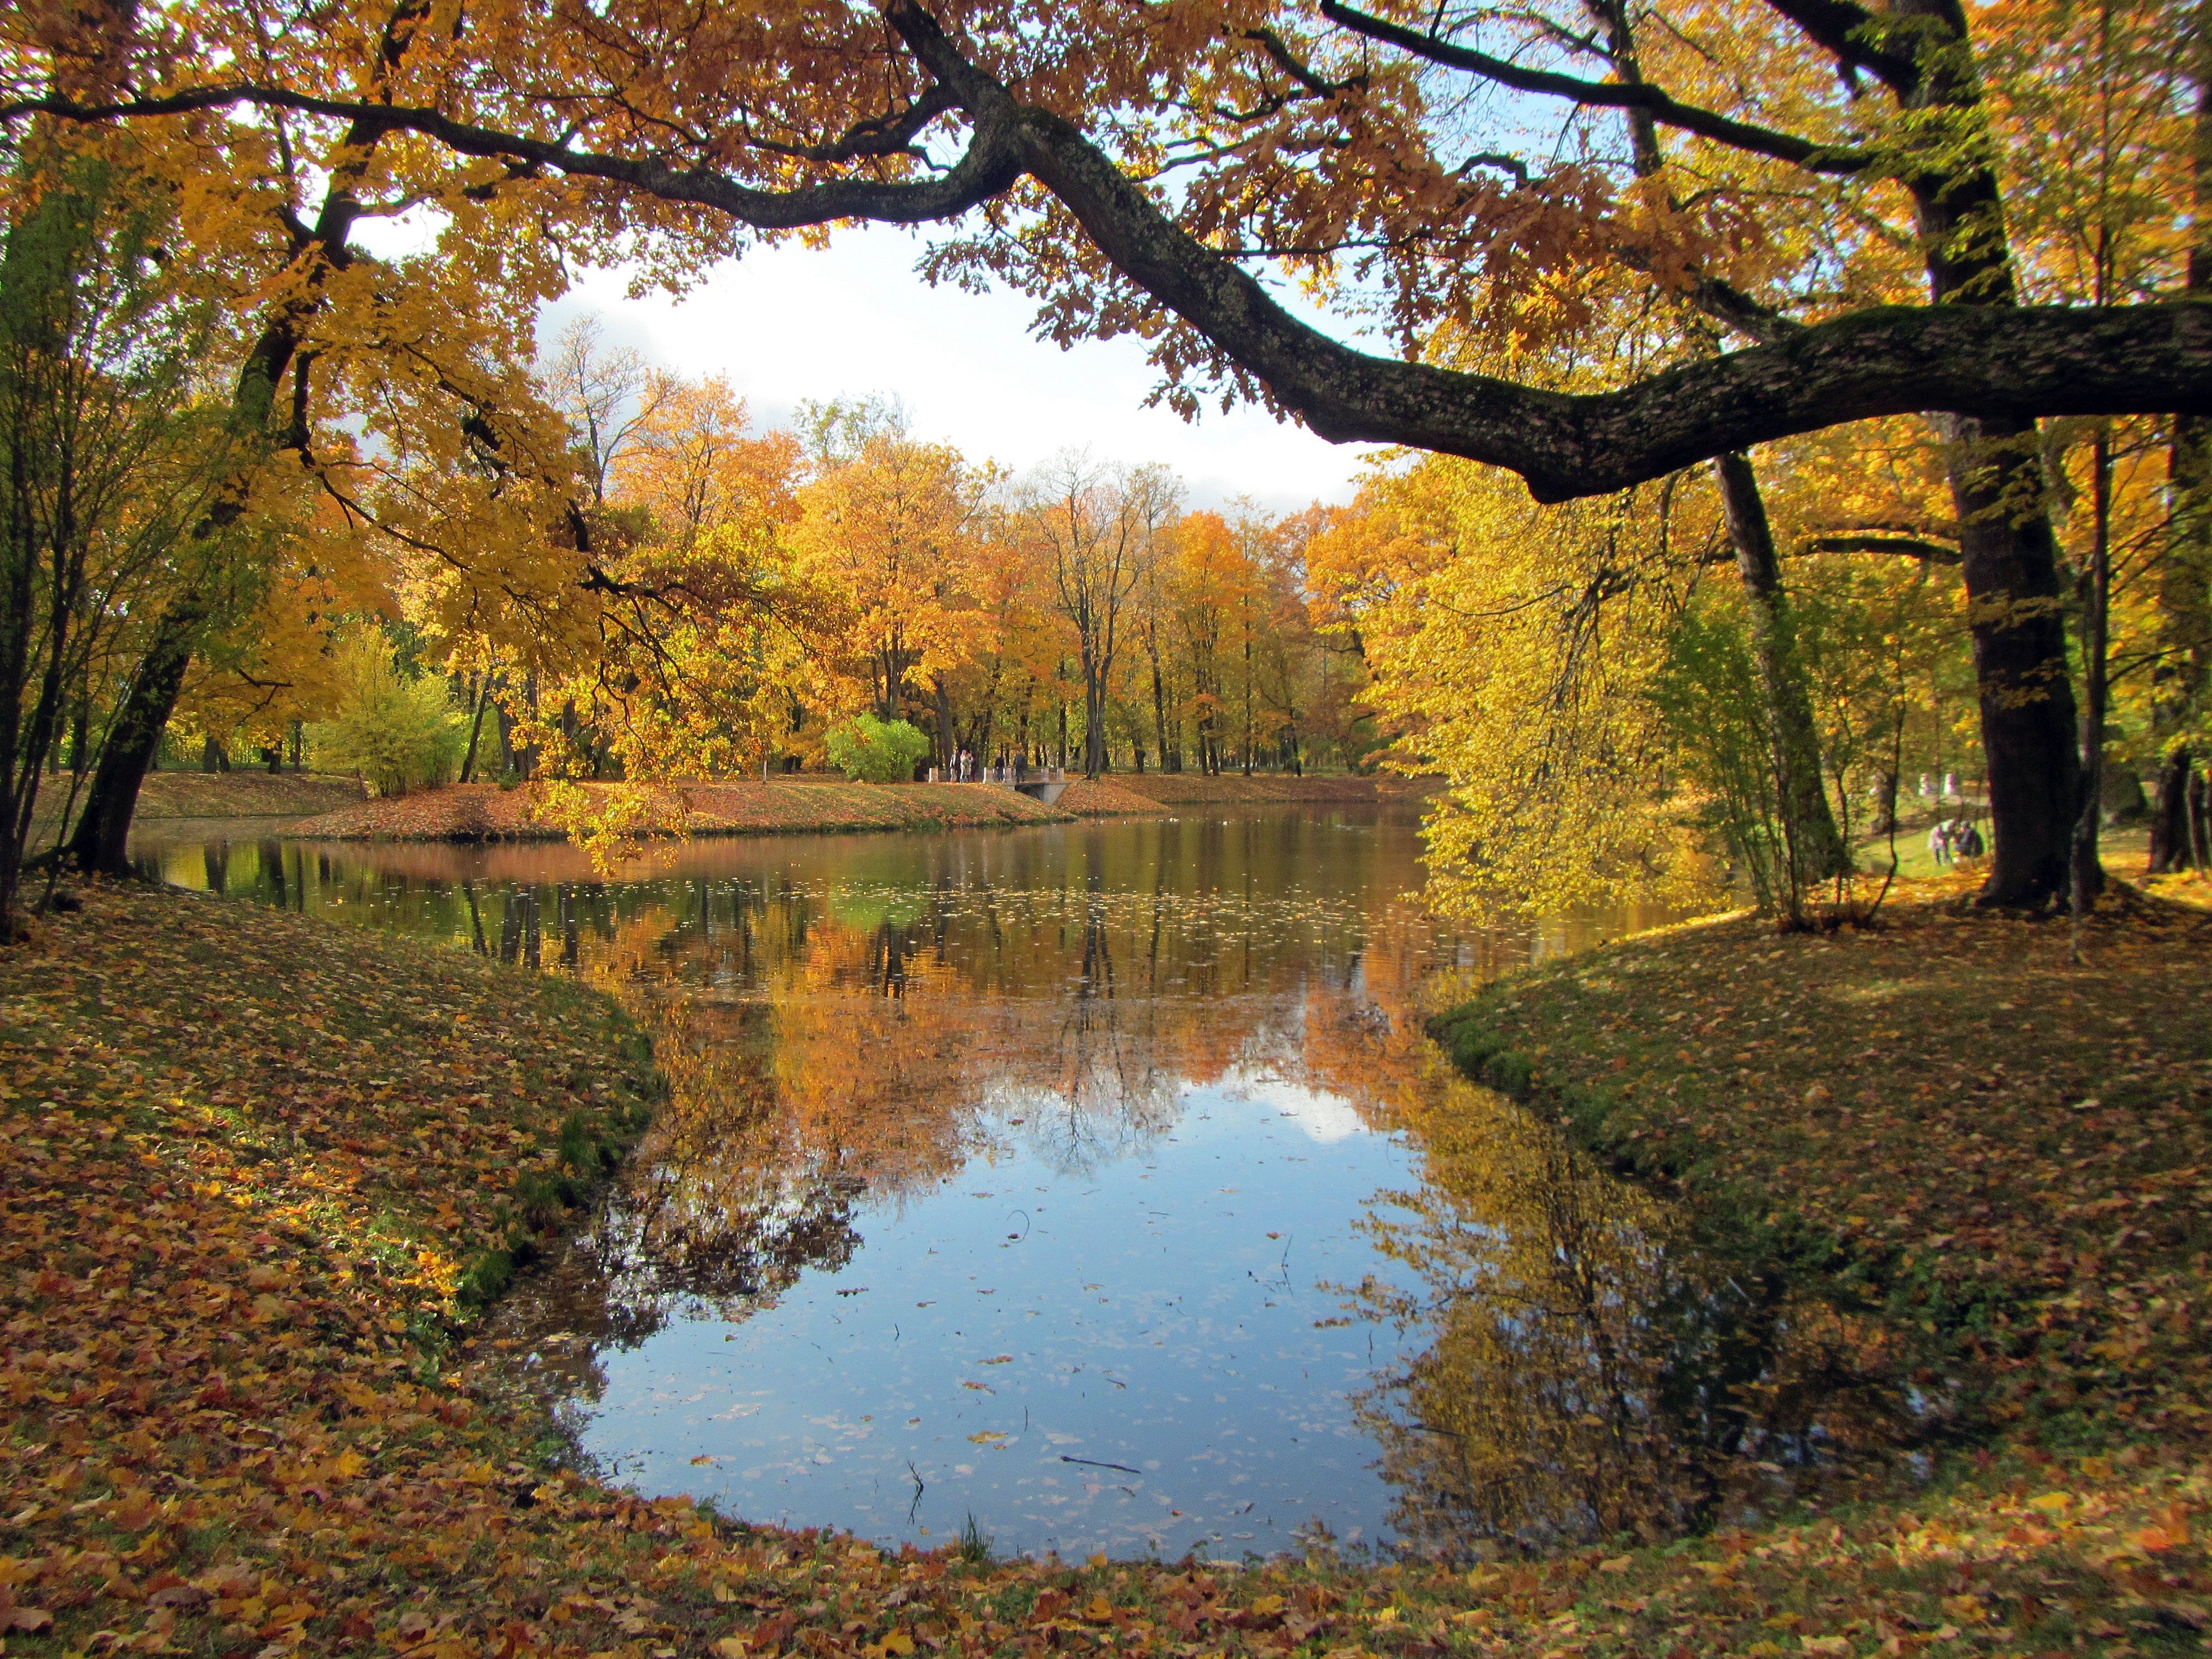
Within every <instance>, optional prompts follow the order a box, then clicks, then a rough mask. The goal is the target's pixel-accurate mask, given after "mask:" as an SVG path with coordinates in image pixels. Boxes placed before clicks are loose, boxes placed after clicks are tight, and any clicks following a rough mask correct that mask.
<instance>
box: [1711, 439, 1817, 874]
mask: <svg viewBox="0 0 2212 1659" xmlns="http://www.w3.org/2000/svg"><path fill="white" fill-rule="evenodd" d="M1713 473H1714V476H1715V477H1717V479H1718V480H1719V482H1720V489H1721V506H1722V509H1723V513H1725V515H1726V517H1727V520H1728V529H1729V543H1730V544H1731V545H1732V546H1734V548H1735V568H1736V570H1737V573H1738V574H1740V575H1741V577H1742V579H1743V592H1744V600H1745V604H1746V605H1747V608H1748V610H1749V611H1750V619H1751V646H1752V653H1753V657H1754V658H1755V659H1757V661H1758V664H1759V684H1760V685H1761V687H1762V689H1763V690H1764V691H1765V696H1766V716H1767V723H1768V726H1769V727H1770V730H1771V734H1772V738H1773V742H1774V777H1775V784H1776V793H1777V794H1778V798H1779V799H1780V801H1781V804H1782V811H1783V814H1784V819H1785V821H1786V822H1785V829H1786V830H1787V833H1788V835H1789V836H1790V847H1791V848H1792V851H1793V853H1794V854H1795V862H1796V866H1797V868H1796V874H1797V876H1798V878H1799V879H1800V880H1802V881H1807V882H1815V881H1826V880H1827V879H1828V878H1830V877H1832V876H1835V875H1838V874H1840V873H1841V872H1844V871H1845V870H1848V869H1849V868H1850V863H1851V857H1850V848H1847V847H1846V846H1844V838H1843V836H1842V834H1841V833H1840V832H1839V831H1838V829H1837V828H1836V818H1835V813H1834V812H1833V811H1832V809H1831V808H1830V806H1829V805H1828V792H1827V791H1826V789H1825V788H1824V787H1821V781H1820V728H1819V726H1818V725H1817V724H1816V723H1815V721H1814V718H1813V699H1812V697H1811V696H1810V695H1809V694H1808V692H1807V690H1805V680H1804V677H1803V675H1802V674H1801V673H1800V672H1799V671H1798V667H1797V659H1796V649H1795V645H1794V640H1793V633H1794V630H1793V629H1792V628H1791V625H1790V605H1789V600H1788V598H1787V596H1786V595H1785V594H1784V592H1783V589H1782V563H1781V561H1780V560H1779V559H1778V557H1777V556H1776V555H1775V550H1774V530H1773V526H1771V524H1769V523H1768V521H1767V517H1766V502H1765V500H1764V498H1763V497H1761V495H1759V476H1758V474H1757V473H1756V472H1755V471H1753V467H1752V464H1751V460H1750V458H1749V457H1748V456H1745V455H1741V454H1728V455H1723V456H1720V457H1718V458H1717V459H1715V461H1714V462H1713Z"/></svg>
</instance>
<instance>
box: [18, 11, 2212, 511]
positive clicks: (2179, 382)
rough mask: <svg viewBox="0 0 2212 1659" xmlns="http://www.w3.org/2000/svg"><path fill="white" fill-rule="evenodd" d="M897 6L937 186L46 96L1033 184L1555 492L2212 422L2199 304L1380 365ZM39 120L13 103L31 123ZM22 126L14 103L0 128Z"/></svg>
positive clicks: (925, 189) (1130, 248)
mask: <svg viewBox="0 0 2212 1659" xmlns="http://www.w3.org/2000/svg"><path fill="white" fill-rule="evenodd" d="M1331 3H1334V0H1331ZM886 15H887V17H888V19H889V21H890V22H891V24H892V25H893V27H896V29H897V30H898V31H899V33H901V35H902V37H903V38H904V39H905V40H906V42H907V44H908V46H909V48H910V49H911V50H912V51H913V52H914V53H915V56H916V58H919V59H920V60H921V63H922V64H923V65H924V66H925V67H926V68H927V69H928V70H929V71H930V72H931V73H932V74H933V76H935V78H936V79H937V81H938V82H939V83H941V84H942V85H944V86H945V87H946V88H949V89H950V93H951V97H952V99H953V100H954V101H955V102H957V106H959V107H960V108H961V109H962V110H963V111H964V112H966V113H967V115H968V116H969V119H970V121H971V122H972V124H973V137H972V138H971V140H970V143H969V149H968V152H967V154H966V155H965V156H964V157H963V159H962V161H960V162H959V163H958V165H957V166H956V167H954V168H952V169H951V171H950V172H949V173H946V174H945V175H944V176H943V177H941V178H939V179H933V180H930V181H927V182H923V183H916V184H878V183H874V182H870V181H862V180H850V181H840V182H836V183H829V184H823V185H809V186H804V187H801V188H799V189H796V190H792V191H763V190H758V189H754V188H751V187H749V186H746V185H741V184H738V182H737V181H735V180H734V179H730V178H728V177H727V176H726V175H724V174H721V173H716V172H714V171H712V170H709V169H707V168H703V167H690V168H680V167H671V166H668V165H665V164H664V163H662V162H660V161H648V160H633V159H629V158H623V157H618V156H607V155H595V154H590V153H586V152H582V151H579V150H576V149H572V148H570V147H569V146H568V145H565V144H560V143H550V142H547V141H545V140H542V139H536V138H532V137H526V136H523V135H519V134H508V133H502V132H498V131H493V130H490V129H488V128H484V127H480V126H474V125H468V124H465V123H461V122H457V121H453V120H452V119H450V118H447V117H446V116H444V115H442V114H441V113H440V112H437V111H435V110H422V109H407V108H401V107H396V106H385V105H379V104H351V103H344V102H340V101H338V100H330V99H320V98H310V97H307V96H304V95H301V94H292V93H289V92H286V91H283V90H282V89H276V88H252V87H243V86H234V87H228V88H210V89H207V90H206V91H204V92H199V93H192V94H179V95H178V96H177V97H175V98H172V99H167V100H146V101H144V102H143V103H137V104H117V105H112V106H89V105H78V104H73V103H70V101H69V100H55V99H41V100H36V102H35V106H36V107H39V108H42V109H45V110H46V111H48V112H51V113H54V114H57V115H61V116H64V117H67V118H76V119H103V118H125V117H129V116H132V115H142V114H160V113H179V112H185V111H187V110H192V109H203V108H208V107H212V106H217V105H222V104H232V103H241V102H246V103H252V102H262V103H266V104H268V105H270V106H276V107H284V108H293V109H300V110H305V111H309V112H314V113H318V114H322V115H325V116H338V117H343V118H349V119H351V120H353V121H355V122H356V124H357V130H382V131H391V130H396V129H405V130H408V131H416V132H420V133H422V134H423V135H424V136H426V137H431V138H434V139H435V140H437V141H438V142H440V143H444V144H446V145H447V147H449V148H451V149H454V150H456V151H458V152H459V153H461V154H464V155H480V156H489V157H496V158H501V159H507V160H521V161H529V162H532V163H534V164H538V165H542V166H544V167H551V168H555V169H557V170H559V171H562V172H564V173H574V174H576V175H579V176H582V177H588V178H599V179H609V180H611V181H616V182H618V183H621V184H623V185H627V186H628V187H629V188H632V189H635V190H639V191H644V192H646V193H648V194H651V195H653V196H656V197H661V198H662V199H665V200H670V201H677V202H684V203H690V204H697V205H700V206H703V207H707V208H709V209H712V210H716V211H719V212H722V213H726V214H728V215H729V216H732V218H735V219H737V220H738V221H740V222H743V223H745V224H748V225H751V226H754V227H757V228H763V229H783V228H798V227H801V226H805V225H814V224H821V223H825V222H830V221H833V220H836V219H843V218H866V219H885V220H890V221H894V222H907V223H911V222H916V221H920V220H928V219H946V218H952V217H956V216H958V215H959V214H960V213H962V212H963V211H965V210H967V209H968V208H969V207H971V206H973V205H975V204H978V203H981V202H982V201H985V200H987V199H989V198H991V197H994V196H996V195H998V194H1000V193H1001V192H1003V191H1006V189H1008V188H1010V187H1011V186H1012V184H1013V183H1014V182H1015V181H1016V180H1017V179H1019V178H1020V177H1021V176H1022V175H1023V174H1024V173H1027V174H1029V175H1030V176H1032V177H1034V178H1036V179H1037V180H1038V181H1039V182H1040V183H1042V185H1044V186H1045V187H1046V188H1047V189H1048V190H1050V191H1052V192H1053V193H1054V195H1055V196H1057V197H1059V199H1060V201H1061V202H1062V203H1063V204H1065V205H1066V207H1067V208H1068V210H1070V211H1071V212H1072V213H1073V215H1074V216H1076V218H1077V219H1078V220H1079V221H1080V222H1081V223H1082V224H1083V226H1084V228H1085V231H1086V233H1087V234H1089V236H1090V237H1091V240H1092V241H1093V242H1094V243H1095V244H1096V245H1097V247H1098V248H1099V250H1100V251H1101V252H1103V253H1104V254H1105V256H1106V257H1107V258H1109V259H1110V260H1111V261H1112V262H1113V263H1114V264H1115V265H1116V266H1117V267H1119V268H1120V270H1121V271H1122V272H1123V273H1124V274H1126V275H1127V276H1128V277H1129V278H1130V279H1131V280H1132V281H1133V282H1134V283H1136V284H1137V285H1138V286H1139V288H1141V289H1144V290H1145V291H1146V292H1147V293H1148V294H1150V295H1152V296H1153V298H1155V299H1156V300H1158V301H1159V302H1160V303H1161V304H1162V305H1164V306H1165V307H1168V308H1169V309H1170V310H1171V311H1173V312H1174V313H1176V315H1178V316H1179V317H1181V318H1182V319H1183V320H1184V321H1185V322H1187V323H1188V324H1189V325H1191V326H1192V327H1194V328H1195V329H1196V330H1197V331H1199V332H1200V333H1201V334H1203V335H1204V336H1205V337H1206V338H1207V339H1208V340H1210V341H1211V342H1212V343H1213V344H1214V346H1216V347H1217V348H1218V349H1219V350H1220V351H1221V352H1222V353H1223V354H1225V356H1227V357H1228V358H1229V359H1230V360H1231V361H1232V362H1235V363H1236V364H1237V366H1238V368H1241V369H1243V371H1245V372H1247V373H1249V374H1252V375H1254V376H1255V377H1256V378H1258V379H1259V380H1261V381H1262V382H1263V383H1264V384H1265V385H1266V386H1267V390H1268V392H1270V393H1271V394H1272V395H1273V398H1275V400H1276V401H1277V402H1278V403H1279V404H1281V405H1283V406H1284V407H1285V408H1287V409H1289V410H1292V411H1294V412H1296V413H1297V415H1299V416H1301V417H1303V418H1304V421H1305V422H1306V423H1307V424H1308V425H1309V426H1310V427H1311V428H1313V429H1314V430H1315V431H1316V432H1317V433H1319V434H1320V435H1322V436H1323V437H1325V438H1328V439H1331V440H1333V441H1338V442H1348V441H1367V442H1376V443H1390V444H1404V445H1407V446H1410V447H1416V448H1421V449H1427V450H1433V451H1437V452H1438V453H1444V454H1450V455H1462V456H1466V457H1468V458H1470V459H1475V460H1480V461H1483V462H1486V463H1488V464H1490V465H1497V466H1502V467H1505V468H1508V469H1510V470H1511V471H1515V472H1517V473H1519V474H1521V476H1522V477H1523V478H1525V479H1526V480H1527V481H1528V486H1529V489H1530V490H1531V491H1532V492H1533V493H1534V495H1536V496H1537V498H1538V499H1539V500H1542V501H1564V500H1569V499H1571V498H1574V497H1577V496H1582V495H1599V494H1604V493H1607V492H1609V491H1613V490H1617V489H1626V488H1628V487H1630V486H1632V485H1634V484H1637V483H1643V482H1645V481H1647V480H1649V479H1652V478H1656V477H1663V476H1664V475H1666V474H1667V473H1669V472H1673V471H1677V470H1679V469H1680V468H1682V467H1685V466H1688V465H1692V464H1694V463H1697V462H1699V461H1703V460H1705V459H1710V458H1711V457H1712V456H1715V455H1717V454H1720V453H1724V452H1726V451H1729V450H1735V449H1743V448H1747V447H1751V446H1753V445H1756V444H1760V443H1767V442H1771V441H1774V440H1776V439H1779V438H1784V437H1789V436H1791V435H1795V434H1798V433H1802V432H1809V431H1814V430H1818V429H1820V428H1825V427H1831V426H1838V425H1842V424H1844V423H1846V422H1851V421H1857V420H1865V419H1870V418H1874V417H1876V416H1888V415H1899V414H1907V413H1913V412H1917V411H1923V410H1948V411H1954V412H1959V413H1964V414H1968V415H1973V416H1983V417H1988V418H1997V419H2011V420H2028V419H2033V418H2035V417H2038V416H2054V415H2120V414H2154V413H2170V414H2185V415H2208V416H2212V303H2203V302H2195V301H2179V302H2172V303H2166V304H2160V305H2142V306H2132V307H2111V308H2101V309H2092V308H2087V307H2083V308H2076V309H2063V308H2057V307H2040V308H2025V307H2023V308H2011V307H1987V306H1936V307H1905V306H1899V307H1877V308H1870V309H1868V310H1863V311H1859V312H1856V313H1850V314H1849V315H1846V316H1843V317H1839V318H1836V319H1832V320H1830V321H1827V322H1825V323H1820V324H1818V325H1811V326H1808V327H1804V328H1802V329H1798V330H1795V331H1790V332H1788V333H1786V334H1784V336H1782V337H1778V338H1775V339H1773V340H1771V342H1770V343H1764V344H1761V345H1759V346H1756V347H1753V348H1752V349H1747V350H1743V351H1740V352H1735V353H1732V354H1728V355H1724V356H1715V357H1710V358H1705V359H1701V360H1700V361H1698V362H1692V363H1686V364H1683V365H1681V366H1679V367H1677V368H1672V369H1669V370H1667V371H1665V372H1663V373H1661V374H1654V375H1650V376H1647V377H1646V378H1644V380H1639V381H1638V382H1636V383H1635V384H1634V385H1632V386H1627V387H1625V388H1623V389H1621V390H1620V391H1615V392H1594V393H1583V394H1571V393H1566V392H1551V391H1547V390H1544V389H1541V388H1538V387H1532V386H1522V385H1519V384H1516V383H1515V382H1513V381H1510V380H1499V379H1496V378H1493V377H1491V376H1488V375H1481V374H1465V373H1461V372H1458V371H1455V370H1451V369H1446V368H1437V367H1435V366H1433V365H1430V364H1426V363H1409V362H1400V361H1398V360H1395V359H1393V358H1388V357H1379V356H1368V355H1366V354H1364V353H1361V352H1358V351H1355V350H1353V349H1351V348H1350V347H1348V346H1346V345H1344V344H1343V343H1340V342H1339V341H1336V340H1334V339H1332V338H1330V337H1328V336H1327V335H1325V334H1323V333H1322V332H1321V331H1318V330H1316V329H1314V328H1312V327H1310V326H1308V325H1305V324H1304V323H1302V322H1300V321H1298V320H1297V319H1295V318H1293V317H1292V316H1291V315H1290V314H1289V313H1287V312H1285V310H1284V309H1283V308H1282V307H1280V306H1279V305H1278V304H1277V303H1276V302H1275V301H1274V300H1273V298H1271V297H1270V296H1269V295H1268V294H1267V290H1266V289H1263V288H1262V287H1261V285H1260V284H1259V283H1258V282H1256V281H1255V279H1254V278H1253V277H1252V276H1250V275H1249V274H1248V273H1247V272H1246V271H1244V270H1242V269H1241V268H1240V267H1239V266H1238V265H1237V264H1236V263H1235V261H1234V260H1233V259H1231V258H1227V257H1225V255H1224V254H1223V253H1222V252H1220V251H1218V250H1217V249H1215V248H1212V247H1209V246H1206V245H1205V244H1203V243H1201V242H1200V241H1198V240H1196V239H1194V238H1193V237H1192V236H1190V235H1188V234H1187V233H1185V232H1184V231H1183V230H1182V228H1179V227H1178V226H1177V225H1176V224H1175V223H1174V222H1173V221H1172V220H1170V218H1169V217H1168V216H1166V215H1165V214H1164V212H1163V211H1162V210H1161V209H1160V208H1159V206H1158V204H1155V203H1154V202H1153V201H1152V199H1151V197H1148V196H1147V195H1146V193H1145V191H1143V190H1142V189H1141V188H1140V187H1139V185H1136V184H1135V183H1133V182H1132V181H1131V180H1130V179H1129V178H1128V177H1127V175H1126V174H1124V173H1122V172H1121V170H1120V168H1119V167H1116V166H1115V163H1114V161H1112V159H1111V158H1110V157H1109V156H1108V155H1106V154H1104V153H1103V151H1102V150H1100V149H1098V148H1097V146H1096V145H1094V144H1092V143H1091V142H1090V141H1089V140H1088V139H1087V138H1085V137H1084V136H1083V134H1082V133H1081V132H1080V131H1079V130H1078V129H1077V128H1076V127H1075V126H1074V125H1072V124H1071V123H1069V122H1068V121H1066V120H1065V119H1064V118H1061V117H1060V116H1058V115H1056V114H1054V113H1053V112H1050V111H1047V110H1042V109H1036V108H1024V107H1021V106H1017V105H1016V104H1015V102H1014V101H1013V100H1012V96H1011V94H1009V93H1008V92H1007V90H1006V88H1004V87H1003V86H1001V85H1000V83H999V82H997V81H995V80H994V79H993V78H992V77H991V76H988V75H987V74H986V73H984V72H983V71H982V70H980V69H978V68H977V67H976V66H975V65H974V64H971V63H969V61H968V60H967V58H965V57H964V56H963V53H962V52H960V51H959V50H958V48H957V47H956V46H954V45H953V44H952V42H951V40H948V39H947V38H946V36H945V33H944V32H943V31H942V30H941V29H940V28H939V27H938V25H937V23H936V21H935V20H934V19H933V18H932V17H930V16H929V15H928V14H927V12H925V11H923V10H922V9H921V6H920V5H919V4H918V3H916V0H892V3H891V4H890V6H889V8H888V10H887V14H886ZM26 107H30V106H21V105H19V106H15V112H21V111H22V110H23V109H24V108H26ZM8 112H9V111H8V110H7V109H6V108H5V107H0V115H5V114H6V113H8Z"/></svg>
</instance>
